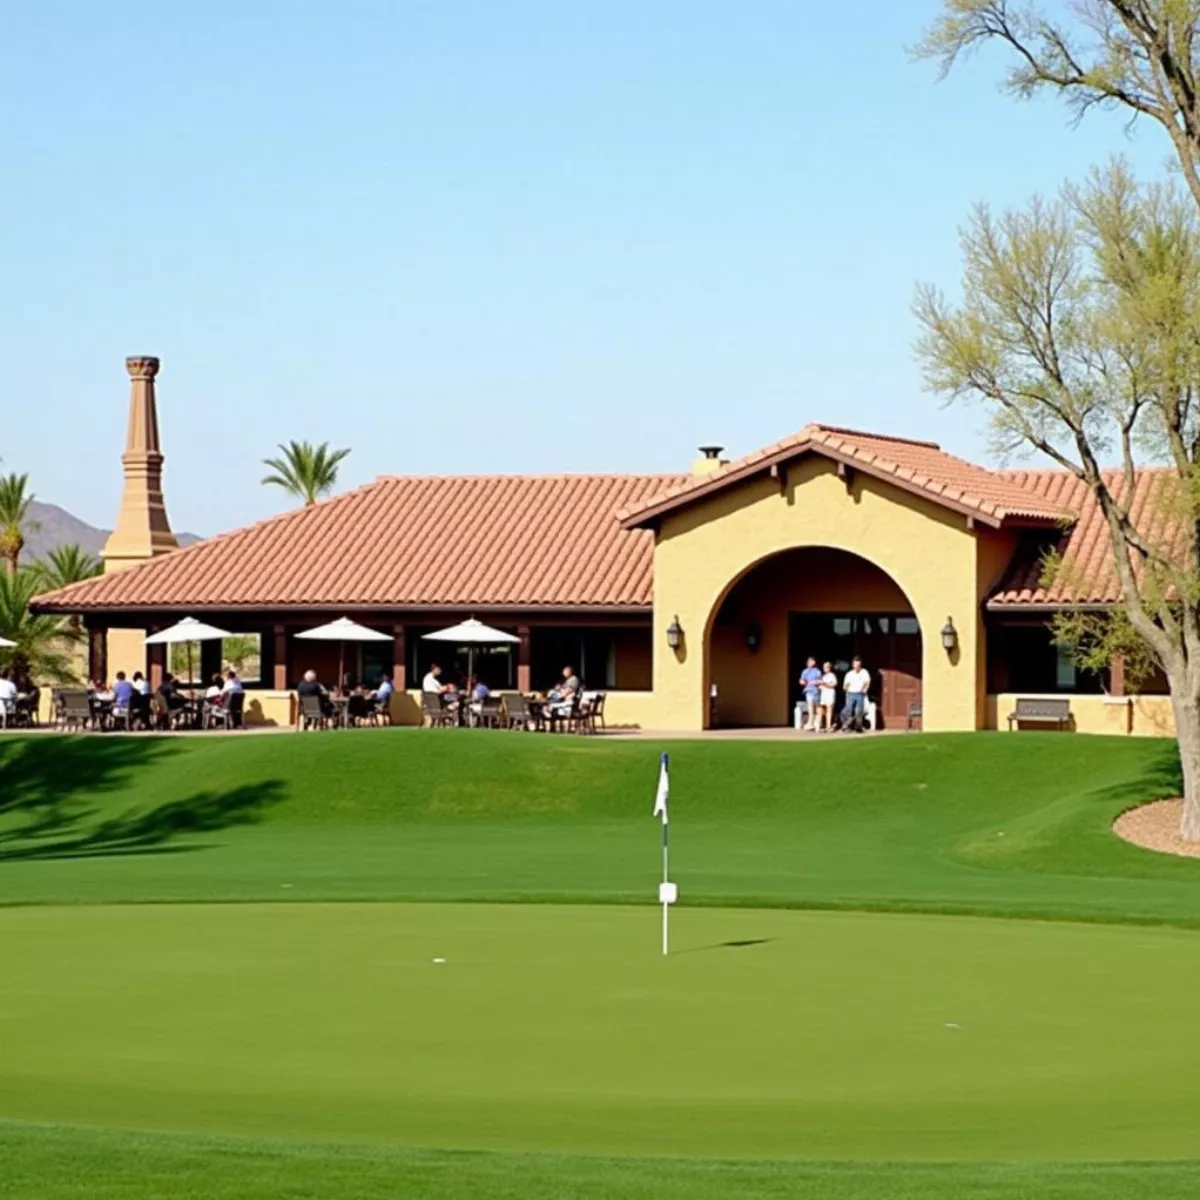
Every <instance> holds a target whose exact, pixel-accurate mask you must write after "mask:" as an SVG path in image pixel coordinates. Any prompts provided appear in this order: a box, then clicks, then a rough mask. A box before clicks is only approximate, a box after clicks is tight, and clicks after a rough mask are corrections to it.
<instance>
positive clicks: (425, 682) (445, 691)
mask: <svg viewBox="0 0 1200 1200" xmlns="http://www.w3.org/2000/svg"><path fill="white" fill-rule="evenodd" d="M421 691H422V692H429V693H431V694H433V695H435V696H440V697H441V698H442V703H443V704H444V705H445V706H446V707H447V708H456V707H457V706H458V689H457V688H456V687H455V686H454V684H452V683H443V682H442V668H441V667H439V666H438V665H437V663H430V665H429V673H428V674H427V675H426V676H425V678H424V679H422V680H421Z"/></svg>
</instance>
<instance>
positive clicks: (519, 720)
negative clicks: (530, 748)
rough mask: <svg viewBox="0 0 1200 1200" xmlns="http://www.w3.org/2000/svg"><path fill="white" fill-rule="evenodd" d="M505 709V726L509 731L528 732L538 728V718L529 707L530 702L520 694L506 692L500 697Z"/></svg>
mask: <svg viewBox="0 0 1200 1200" xmlns="http://www.w3.org/2000/svg"><path fill="white" fill-rule="evenodd" d="M500 702H501V704H502V705H503V707H504V724H505V727H506V728H508V729H523V730H525V731H526V732H528V731H529V730H531V729H534V728H536V727H537V718H536V717H535V716H534V715H533V709H532V708H530V707H529V700H528V698H527V697H525V696H522V695H521V693H520V692H504V693H503V694H502V695H501V697H500Z"/></svg>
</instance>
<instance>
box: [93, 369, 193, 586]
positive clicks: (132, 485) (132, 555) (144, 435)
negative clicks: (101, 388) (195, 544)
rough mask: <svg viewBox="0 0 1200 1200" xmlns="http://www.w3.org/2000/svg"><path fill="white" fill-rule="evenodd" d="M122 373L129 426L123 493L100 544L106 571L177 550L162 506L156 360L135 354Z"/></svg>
mask: <svg viewBox="0 0 1200 1200" xmlns="http://www.w3.org/2000/svg"><path fill="white" fill-rule="evenodd" d="M125 369H126V370H127V371H128V372H129V378H130V391H129V428H128V430H127V431H126V434H125V453H124V454H123V455H122V456H121V464H122V467H123V468H124V472H125V489H124V492H123V493H122V496H121V511H120V512H119V513H118V514H117V523H116V526H115V528H114V529H113V531H112V534H111V535H110V537H109V539H108V541H107V542H106V543H105V546H104V551H103V558H104V569H105V571H106V572H111V571H123V570H124V569H125V568H126V567H132V566H136V565H137V564H138V563H141V562H146V561H147V560H148V559H151V558H154V557H156V556H157V555H159V554H166V553H168V552H169V551H171V550H177V549H178V548H179V543H178V542H177V541H176V540H175V535H174V534H173V533H172V532H171V523H170V521H168V520H167V508H166V505H165V504H164V503H163V494H162V465H163V455H162V450H161V448H160V447H159V444H158V408H157V405H156V402H155V398H154V377H155V376H156V375H157V374H158V359H157V358H152V357H150V356H149V355H136V356H134V357H132V358H127V359H126V360H125Z"/></svg>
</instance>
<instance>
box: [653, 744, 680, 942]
mask: <svg viewBox="0 0 1200 1200" xmlns="http://www.w3.org/2000/svg"><path fill="white" fill-rule="evenodd" d="M670 779H671V777H670V772H669V760H668V757H667V754H666V752H665V751H664V752H663V755H662V757H661V758H660V759H659V767H658V791H657V792H656V793H655V796H654V815H655V816H656V817H661V818H662V883H660V884H659V885H658V902H659V904H661V905H662V910H663V914H662V952H663V956H664V957H666V954H667V951H668V950H669V949H670V945H671V941H670V931H669V928H668V926H669V923H670V910H671V905H672V904H674V903H675V900H676V897H677V896H678V890H677V889H676V887H675V885H674V884H673V883H672V882H671V859H670V853H671V852H670V835H669V833H668V824H667V821H668V816H667V807H668V798H669V795H670V791H671V781H670Z"/></svg>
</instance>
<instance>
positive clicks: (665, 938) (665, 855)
mask: <svg viewBox="0 0 1200 1200" xmlns="http://www.w3.org/2000/svg"><path fill="white" fill-rule="evenodd" d="M664 757H665V756H664ZM669 828H670V826H669V825H668V824H667V822H666V821H665V820H664V821H663V877H662V881H663V883H669V882H670V880H671V875H670V872H669V870H668V861H669V858H668V855H669V851H668V848H667V843H668V837H667V830H668V829H669ZM662 910H663V937H662V952H663V955H664V956H665V955H666V953H667V950H668V948H669V945H670V935H669V933H668V930H667V914H668V913H669V912H670V911H671V906H670V904H668V903H667V901H666V900H665V899H664V900H663V906H662Z"/></svg>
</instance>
